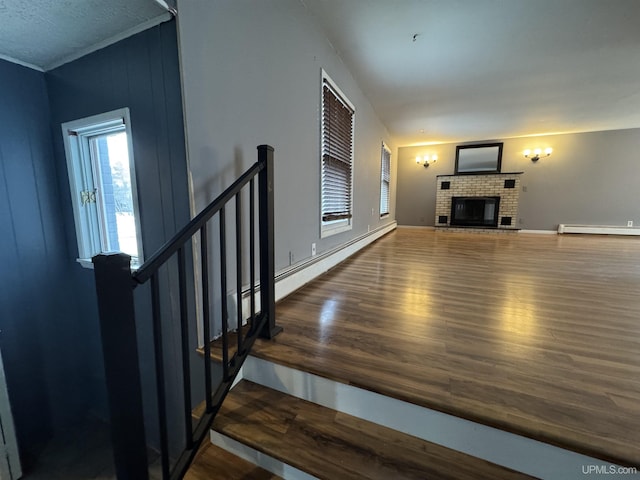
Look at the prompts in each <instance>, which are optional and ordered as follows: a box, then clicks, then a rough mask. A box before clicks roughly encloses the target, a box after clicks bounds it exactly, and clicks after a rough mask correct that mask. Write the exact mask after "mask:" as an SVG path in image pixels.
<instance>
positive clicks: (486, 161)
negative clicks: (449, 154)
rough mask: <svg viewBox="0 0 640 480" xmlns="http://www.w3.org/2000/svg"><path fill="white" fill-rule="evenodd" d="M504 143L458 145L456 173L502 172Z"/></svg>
mask: <svg viewBox="0 0 640 480" xmlns="http://www.w3.org/2000/svg"><path fill="white" fill-rule="evenodd" d="M501 167H502V143H482V144H476V145H458V146H457V147H456V169H455V174H456V175H474V174H483V173H500V169H501Z"/></svg>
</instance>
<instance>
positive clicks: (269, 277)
mask: <svg viewBox="0 0 640 480" xmlns="http://www.w3.org/2000/svg"><path fill="white" fill-rule="evenodd" d="M258 162H260V163H264V165H265V168H263V169H262V170H260V173H259V174H258V204H259V205H260V210H259V217H260V221H259V229H260V232H259V235H260V309H261V310H262V313H263V314H265V313H266V315H267V323H266V324H265V326H264V328H263V329H262V331H261V332H260V336H261V337H262V338H269V339H270V338H273V337H275V336H276V335H277V334H278V333H280V332H281V331H282V327H278V326H276V300H275V298H276V291H275V259H274V232H273V224H274V215H273V147H272V146H270V145H260V146H259V147H258Z"/></svg>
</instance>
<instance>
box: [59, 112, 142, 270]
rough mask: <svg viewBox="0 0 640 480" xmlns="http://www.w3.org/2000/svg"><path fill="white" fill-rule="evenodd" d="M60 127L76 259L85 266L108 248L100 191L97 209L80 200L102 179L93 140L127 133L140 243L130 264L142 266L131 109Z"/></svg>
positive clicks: (83, 119) (87, 118)
mask: <svg viewBox="0 0 640 480" xmlns="http://www.w3.org/2000/svg"><path fill="white" fill-rule="evenodd" d="M61 128H62V137H63V140H64V150H65V156H66V161H67V173H68V176H69V187H70V193H71V204H72V207H73V219H74V224H75V230H76V240H77V244H78V258H77V259H76V261H77V262H78V263H80V264H81V265H82V266H83V267H85V268H93V262H92V258H93V257H94V256H95V255H98V254H100V253H106V252H107V250H106V249H103V248H102V243H103V241H104V229H101V228H100V223H101V222H102V223H104V222H103V218H102V217H103V215H102V214H101V213H100V212H99V211H100V210H101V209H102V208H103V207H102V206H101V205H98V200H97V198H98V196H99V195H101V192H100V193H98V194H96V195H95V197H96V201H95V208H86V206H83V204H82V199H81V196H82V193H81V192H83V191H94V192H95V191H96V188H97V182H99V181H100V180H99V178H100V172H96V171H95V168H94V165H93V161H92V157H91V155H92V148H93V146H92V142H91V139H92V138H95V137H96V136H97V135H101V134H105V133H111V132H117V131H124V132H126V135H127V149H128V154H129V175H130V178H131V194H132V200H133V210H134V215H135V228H136V241H137V246H138V256H137V257H131V267H132V268H136V267H139V266H140V265H141V264H142V262H143V259H144V253H143V248H142V234H141V232H142V230H141V224H140V208H139V201H138V188H137V184H138V182H137V180H136V169H135V160H134V156H133V137H132V133H131V118H130V112H129V108H127V107H125V108H120V109H117V110H112V111H110V112H106V113H101V114H98V115H92V116H90V117H85V118H81V119H78V120H73V121H70V122H65V123H63V124H62V125H61ZM92 203H93V202H92Z"/></svg>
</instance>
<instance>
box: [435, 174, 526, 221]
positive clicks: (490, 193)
mask: <svg viewBox="0 0 640 480" xmlns="http://www.w3.org/2000/svg"><path fill="white" fill-rule="evenodd" d="M521 175H522V172H511V173H488V174H472V175H438V176H437V177H436V178H437V194H436V218H435V220H436V221H435V225H436V227H450V226H452V224H451V215H452V210H451V208H452V198H453V197H500V201H499V210H498V214H497V226H496V227H495V228H496V229H499V230H517V229H518V204H519V200H520V188H521V187H520V177H521ZM454 226H455V225H454ZM461 228H474V227H473V226H471V227H461ZM483 228H486V226H484V227H483Z"/></svg>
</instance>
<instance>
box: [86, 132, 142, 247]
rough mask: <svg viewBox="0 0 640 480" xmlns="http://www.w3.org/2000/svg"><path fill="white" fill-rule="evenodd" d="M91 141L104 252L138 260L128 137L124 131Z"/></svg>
mask: <svg viewBox="0 0 640 480" xmlns="http://www.w3.org/2000/svg"><path fill="white" fill-rule="evenodd" d="M94 141H95V142H96V146H97V148H96V149H95V150H94V151H96V152H97V165H96V170H99V173H98V176H99V178H100V185H99V187H98V191H99V192H101V195H100V198H101V205H100V210H101V213H102V215H101V217H102V219H101V220H102V221H101V228H102V229H103V232H102V239H103V242H104V245H103V249H104V250H105V251H120V252H124V253H126V254H128V255H131V256H132V257H138V242H137V237H136V219H135V211H134V208H133V192H132V189H131V173H130V172H131V166H130V163H129V150H128V144H127V134H126V132H124V131H123V132H118V133H112V134H105V135H101V136H98V137H95V138H94Z"/></svg>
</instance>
